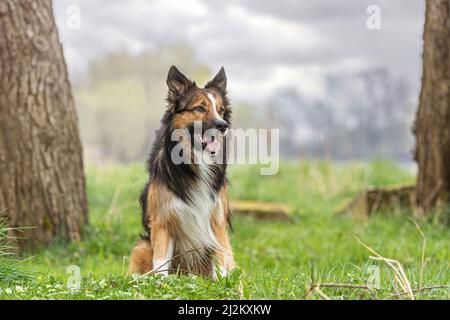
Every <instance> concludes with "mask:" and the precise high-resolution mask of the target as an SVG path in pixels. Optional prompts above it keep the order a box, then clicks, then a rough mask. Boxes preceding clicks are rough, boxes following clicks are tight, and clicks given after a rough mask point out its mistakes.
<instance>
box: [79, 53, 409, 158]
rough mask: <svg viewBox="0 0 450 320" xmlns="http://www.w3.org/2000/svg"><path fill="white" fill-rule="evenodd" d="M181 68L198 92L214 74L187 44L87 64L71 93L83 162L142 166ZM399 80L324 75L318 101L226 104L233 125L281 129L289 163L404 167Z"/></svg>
mask: <svg viewBox="0 0 450 320" xmlns="http://www.w3.org/2000/svg"><path fill="white" fill-rule="evenodd" d="M171 64H175V65H182V66H183V72H185V74H187V75H190V76H191V78H192V79H194V80H195V81H196V82H197V84H198V85H199V86H202V85H203V84H204V83H205V82H207V81H208V80H209V79H210V78H211V77H212V75H213V73H214V72H215V71H216V70H211V69H210V68H209V67H208V66H207V65H203V64H201V63H199V62H197V61H196V60H195V58H194V55H193V51H192V50H191V49H190V48H189V47H187V46H185V45H176V46H167V47H164V48H159V49H158V50H157V51H151V50H146V51H143V52H141V53H139V54H136V55H132V54H130V53H127V52H126V51H121V52H115V53H111V54H108V55H106V56H102V57H101V58H100V59H96V60H93V61H92V62H91V63H90V64H89V67H88V70H87V72H86V75H85V77H83V78H82V79H81V80H80V79H75V81H74V92H75V98H76V102H77V107H78V111H79V117H80V127H81V135H82V140H83V143H84V145H85V154H86V157H87V159H88V160H89V161H94V162H103V161H112V162H120V163H129V162H133V161H141V160H142V159H143V158H144V157H145V155H146V153H147V152H148V149H149V147H150V145H151V141H152V139H153V137H154V130H156V129H157V128H158V126H159V120H160V118H161V115H162V113H163V112H164V108H165V101H164V99H165V97H166V92H167V89H166V83H165V79H166V75H167V70H168V68H169V66H170V65H171ZM410 94H411V92H410V88H409V87H408V85H407V82H406V81H404V79H403V78H401V77H395V76H393V75H391V74H390V73H389V71H388V70H386V69H383V68H375V69H367V70H363V71H358V72H355V73H332V74H330V75H328V76H327V77H326V94H325V95H324V96H323V97H321V98H315V99H313V98H311V97H308V96H304V95H302V94H301V93H300V92H299V91H298V90H296V89H295V88H294V87H288V86H286V87H282V88H278V89H276V90H274V92H272V93H271V94H270V95H269V98H268V99H267V101H266V102H265V103H263V104H260V103H258V104H254V105H252V104H251V103H249V102H240V101H232V103H233V107H234V120H235V121H234V127H238V128H281V131H280V139H281V141H280V152H281V154H282V156H284V157H287V158H297V157H310V158H321V159H334V160H351V159H372V158H378V157H382V158H390V159H393V160H397V161H400V162H405V163H407V162H408V159H409V158H410V149H411V146H412V143H413V139H412V135H411V133H410V125H411V123H412V120H413V116H414V111H413V110H414V108H415V106H414V104H412V103H411V102H410V100H409V97H410Z"/></svg>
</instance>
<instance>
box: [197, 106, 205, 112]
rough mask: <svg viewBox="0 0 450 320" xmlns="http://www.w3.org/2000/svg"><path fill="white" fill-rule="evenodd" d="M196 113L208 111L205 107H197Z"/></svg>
mask: <svg viewBox="0 0 450 320" xmlns="http://www.w3.org/2000/svg"><path fill="white" fill-rule="evenodd" d="M195 111H198V112H205V111H206V110H205V107H204V106H197V107H195Z"/></svg>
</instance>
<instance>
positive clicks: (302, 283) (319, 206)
mask: <svg viewBox="0 0 450 320" xmlns="http://www.w3.org/2000/svg"><path fill="white" fill-rule="evenodd" d="M229 177H230V181H231V188H230V192H231V197H232V198H233V199H259V200H268V201H276V202H283V203H286V204H288V205H290V206H292V207H293V208H294V209H295V210H294V211H295V212H294V215H295V219H294V221H293V222H288V223H287V222H258V221H254V220H250V219H247V218H243V217H235V219H234V233H233V234H232V235H231V239H232V244H233V248H234V251H235V257H236V261H237V264H238V266H239V267H238V269H237V270H236V271H235V272H233V273H232V274H231V275H230V276H229V277H228V278H225V279H220V280H219V281H215V282H213V281H210V280H208V279H203V278H199V277H195V276H189V277H188V276H183V277H182V276H169V277H168V278H166V279H162V278H160V277H159V276H153V277H148V278H146V279H144V280H142V281H139V282H137V281H133V280H132V279H131V278H129V277H127V276H126V269H127V264H128V255H129V253H130V250H131V248H132V246H133V244H134V242H135V241H136V239H137V237H138V234H139V233H140V232H141V231H142V229H141V225H140V210H139V207H138V203H137V200H136V199H137V197H138V195H139V192H140V190H141V188H142V186H143V183H144V182H145V179H146V176H145V172H144V169H143V166H142V165H133V166H129V167H118V166H108V167H103V168H98V167H89V168H88V169H87V184H88V196H89V205H90V220H91V221H90V222H91V224H90V227H89V228H88V230H86V234H85V237H84V240H83V241H82V242H80V243H73V244H64V243H62V242H60V241H55V243H54V244H52V245H51V246H50V247H49V248H47V249H42V250H40V251H38V252H35V253H33V254H27V255H25V257H24V258H27V259H26V261H24V262H23V263H22V267H24V268H26V269H27V270H33V271H34V277H33V279H32V280H23V279H22V280H20V279H19V280H16V281H1V280H0V298H2V299H32V298H38V299H177V298H182V299H184V298H185V299H262V298H263V299H266V298H272V299H301V298H302V297H304V295H305V292H306V288H307V286H308V285H309V284H310V283H311V281H313V280H314V281H315V282H321V283H325V282H335V283H353V284H366V283H367V282H368V279H369V278H370V277H371V274H372V273H371V271H372V270H376V269H377V268H379V269H378V270H379V272H380V287H379V289H376V292H375V294H376V298H381V299H386V298H389V296H390V295H391V294H392V293H394V292H396V287H395V282H394V279H393V272H392V270H391V269H390V268H389V267H387V266H386V265H385V264H384V263H383V262H380V261H374V260H371V259H370V258H369V256H370V255H371V254H370V252H369V251H368V250H367V249H366V248H364V247H363V246H362V245H361V244H360V243H358V241H357V240H356V239H355V235H356V236H358V237H359V238H360V239H361V240H362V241H363V242H364V243H366V244H368V245H369V246H370V247H372V248H373V249H375V250H376V251H377V252H379V253H380V254H382V255H383V256H385V257H388V258H392V259H396V260H398V261H399V262H400V263H401V264H402V266H403V268H404V270H405V273H406V276H407V277H408V279H409V281H410V282H411V286H412V287H413V288H418V287H424V286H431V285H448V284H450V281H449V280H450V277H449V275H450V266H449V261H450V252H449V248H450V241H449V239H450V231H449V228H448V226H445V225H442V224H438V223H436V222H432V221H431V222H421V223H420V227H421V229H422V230H423V232H424V233H425V235H426V238H427V242H426V251H425V265H424V268H423V272H422V268H421V267H422V265H421V255H422V244H423V239H422V237H421V235H420V233H419V232H418V230H417V228H416V226H415V225H414V223H413V222H412V221H411V220H410V219H409V218H408V215H407V214H406V213H401V212H400V213H399V212H397V213H395V214H394V213H392V214H390V213H383V214H377V215H375V216H373V217H372V218H371V219H370V220H368V221H355V220H352V219H351V218H349V217H345V216H335V215H334V214H333V212H334V210H335V209H336V208H337V207H339V206H340V205H341V204H342V202H343V201H345V200H346V199H348V198H351V197H352V196H353V195H355V194H356V193H357V192H358V191H359V190H361V189H362V188H363V187H365V186H368V185H375V186H382V185H388V184H396V183H405V182H412V181H413V180H414V178H413V177H412V176H411V175H410V174H409V173H407V172H405V171H403V170H401V169H399V168H398V167H396V166H395V165H393V164H390V163H387V162H382V161H376V162H372V163H370V164H364V163H353V164H349V165H333V164H331V163H327V162H308V161H305V162H298V163H292V162H289V163H283V164H282V165H281V167H280V172H279V174H278V175H276V176H260V175H259V171H258V167H257V166H246V167H241V166H239V167H232V168H230V172H229ZM71 265H76V266H79V268H80V272H81V274H80V275H81V287H80V289H79V290H75V291H71V290H69V289H68V287H67V283H68V281H70V279H71V273H70V272H68V271H67V268H68V267H69V266H71ZM312 279H313V280H312ZM17 286H18V287H17ZM16 287H17V288H16ZM322 291H323V292H324V293H325V294H326V295H327V296H328V297H330V298H332V299H360V298H363V299H370V298H372V297H371V296H370V295H368V294H367V292H365V291H363V290H357V289H343V288H322ZM416 296H417V298H420V299H436V298H440V299H448V298H449V297H450V295H449V289H448V288H444V289H435V290H427V291H423V292H418V293H417V294H416ZM308 298H310V299H316V298H319V296H318V295H317V294H316V293H313V294H312V295H310V296H308Z"/></svg>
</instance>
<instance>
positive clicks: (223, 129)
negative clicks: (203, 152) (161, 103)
mask: <svg viewBox="0 0 450 320" xmlns="http://www.w3.org/2000/svg"><path fill="white" fill-rule="evenodd" d="M167 86H168V87H169V91H168V98H167V100H168V102H169V109H168V112H169V113H170V115H171V117H170V118H171V127H172V129H173V130H176V129H182V130H183V129H187V130H188V131H189V133H190V135H191V143H194V139H196V140H197V141H198V142H200V143H201V144H202V146H203V149H207V150H208V151H210V152H211V153H213V154H214V153H216V152H217V151H218V150H219V149H220V143H221V142H220V141H223V136H225V135H226V134H227V133H228V128H229V125H230V120H231V108H230V105H229V101H228V99H227V92H226V87H227V77H226V75H225V70H224V68H223V67H222V68H221V69H220V71H219V72H218V73H217V75H216V76H215V77H214V78H213V79H212V80H211V81H209V82H208V83H207V84H206V85H205V87H204V88H199V87H197V85H196V84H195V82H193V81H191V80H189V79H188V78H187V77H186V76H185V75H183V74H182V73H181V72H180V71H179V70H178V69H177V68H176V67H175V66H172V67H171V68H170V70H169V74H168V76H167ZM218 135H220V136H221V137H220V138H221V139H218V138H217V137H218Z"/></svg>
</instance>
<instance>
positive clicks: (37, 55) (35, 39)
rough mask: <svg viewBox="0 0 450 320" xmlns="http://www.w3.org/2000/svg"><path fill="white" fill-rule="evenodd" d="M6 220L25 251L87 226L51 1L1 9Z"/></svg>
mask: <svg viewBox="0 0 450 320" xmlns="http://www.w3.org/2000/svg"><path fill="white" fill-rule="evenodd" d="M0 216H3V217H7V223H8V225H9V226H10V227H33V228H32V229H28V230H26V231H25V232H24V233H17V232H14V234H13V235H15V236H20V237H26V239H23V240H21V241H20V242H19V244H20V247H27V248H29V247H36V246H37V245H42V244H46V243H48V242H50V241H51V240H52V239H54V238H55V237H57V236H58V237H59V236H61V237H63V238H66V239H70V240H76V239H79V237H80V231H81V228H82V225H83V224H85V223H87V201H86V193H85V180H84V173H83V160H82V148H81V143H80V138H79V133H78V120H77V116H76V112H75V105H74V100H73V96H72V93H71V87H70V83H69V79H68V75H67V68H66V64H65V61H64V56H63V50H62V46H61V44H60V42H59V37H58V30H57V28H56V24H55V19H54V16H53V10H52V2H51V0H39V1H33V0H1V1H0Z"/></svg>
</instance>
